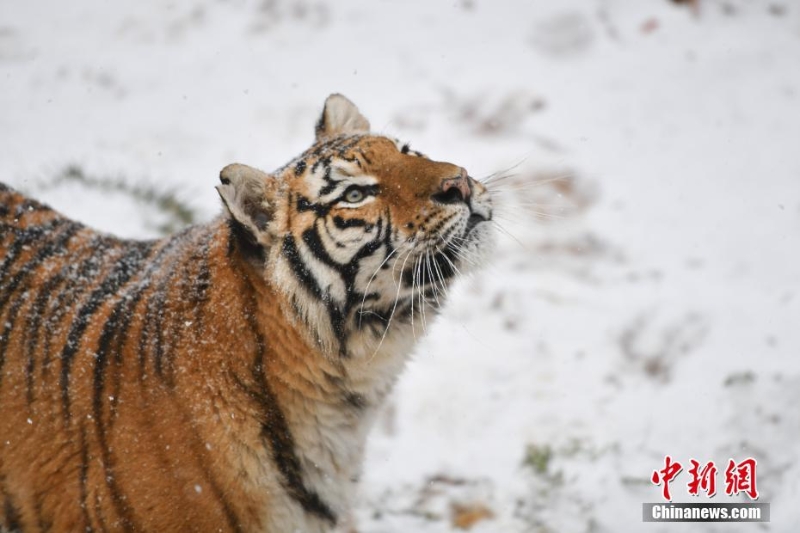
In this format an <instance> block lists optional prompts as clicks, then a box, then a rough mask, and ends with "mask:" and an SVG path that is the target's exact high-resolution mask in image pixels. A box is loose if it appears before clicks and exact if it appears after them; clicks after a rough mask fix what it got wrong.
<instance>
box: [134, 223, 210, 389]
mask: <svg viewBox="0 0 800 533" xmlns="http://www.w3.org/2000/svg"><path fill="white" fill-rule="evenodd" d="M195 230H196V228H194V227H190V228H186V229H185V230H183V231H182V232H180V233H178V234H177V235H173V236H172V237H171V238H170V242H169V243H168V244H167V245H166V246H165V247H164V250H165V252H166V250H167V249H168V250H169V251H170V252H173V251H174V252H175V253H171V254H170V255H169V256H167V255H166V253H165V254H164V255H162V254H161V253H159V261H158V263H157V264H156V265H155V267H157V268H158V270H159V271H163V275H162V276H161V279H160V280H159V282H158V285H157V286H156V287H155V289H154V290H153V292H152V293H151V295H150V297H149V298H148V299H147V305H146V306H145V310H144V317H143V318H142V323H143V326H142V331H141V332H140V334H139V349H138V353H139V375H140V377H141V378H144V376H145V371H146V365H147V355H148V354H150V353H152V354H153V362H154V366H155V368H156V371H157V373H158V374H159V375H161V364H162V362H161V359H162V356H163V347H162V343H161V331H162V328H161V327H160V325H161V318H162V313H163V310H164V303H165V302H166V299H167V294H168V293H169V288H170V286H171V280H172V275H173V273H174V270H175V265H176V264H177V263H178V260H179V259H180V257H181V252H182V250H180V247H182V246H183V245H184V244H185V242H186V241H187V239H188V237H187V235H189V234H190V233H191V232H193V231H195ZM164 258H168V259H169V262H167V263H166V265H165V264H164V263H163V259H164ZM155 267H154V268H155ZM154 333H155V335H154Z"/></svg>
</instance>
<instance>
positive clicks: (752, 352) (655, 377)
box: [0, 0, 800, 533]
mask: <svg viewBox="0 0 800 533" xmlns="http://www.w3.org/2000/svg"><path fill="white" fill-rule="evenodd" d="M699 4H700V10H699V14H693V13H692V11H691V10H690V9H689V8H688V7H686V6H678V5H676V4H674V3H672V2H669V1H666V0H663V1H660V0H659V1H653V2H634V1H632V0H563V1H561V2H550V3H543V2H536V3H534V2H530V3H522V2H513V1H511V0H506V1H494V2H488V1H481V0H459V1H451V2H421V1H416V2H368V1H366V0H360V1H342V2H335V3H334V2H321V1H315V0H273V1H267V2H249V1H244V0H231V1H227V2H223V1H211V0H200V1H197V2H139V3H125V4H120V3H109V2H101V1H99V0H73V1H72V2H69V3H64V2H55V1H52V0H51V1H42V2H26V3H20V2H4V3H2V4H0V21H1V22H0V106H1V107H2V109H3V113H2V114H0V139H2V143H0V170H1V171H2V176H3V178H2V180H3V181H5V182H8V183H9V184H10V185H12V186H14V187H17V188H21V189H23V190H26V191H28V192H30V193H32V194H34V195H35V196H37V197H38V198H41V199H43V200H45V201H47V202H48V203H50V204H52V205H53V206H54V207H56V208H57V209H59V210H61V211H62V212H65V213H66V214H68V215H70V216H72V217H75V218H77V219H80V220H82V221H84V222H87V223H89V224H90V225H93V226H95V227H97V228H100V229H102V230H105V231H109V232H114V233H117V234H120V235H124V236H132V237H151V236H154V235H156V230H155V229H154V228H156V227H157V224H154V223H153V222H152V220H151V218H152V217H154V216H156V215H155V214H154V213H152V212H151V211H148V210H146V209H143V208H142V206H141V205H140V204H138V203H136V202H133V201H131V200H129V199H128V198H127V197H126V196H125V195H124V194H109V193H103V194H100V193H98V192H97V191H92V192H90V193H88V194H87V193H86V191H85V190H84V189H81V188H80V187H79V186H78V185H75V184H66V185H60V186H55V187H53V186H48V187H46V186H43V183H45V182H46V181H47V179H48V178H49V177H51V176H53V175H55V174H57V173H58V172H61V171H62V169H64V168H65V167H67V166H68V165H77V166H79V167H80V168H82V169H84V170H85V171H86V172H87V173H90V174H93V175H100V176H110V177H119V176H123V177H126V178H127V179H130V180H132V181H136V182H137V183H139V182H141V183H148V184H156V185H159V186H162V187H168V188H170V189H171V190H175V191H177V193H178V196H179V197H180V198H182V199H183V200H184V201H186V202H188V203H189V204H190V205H192V206H193V207H194V208H195V209H196V210H198V211H199V212H200V213H201V214H202V216H201V218H209V217H211V216H212V215H213V214H214V213H216V212H218V211H219V209H220V206H219V205H218V199H217V197H216V193H215V191H214V189H213V187H214V185H215V184H216V182H217V174H218V172H219V169H221V168H222V167H224V166H225V165H227V164H228V163H231V162H242V163H246V164H250V165H253V166H256V167H259V168H263V169H265V170H270V169H273V168H277V167H279V166H281V165H282V164H283V163H285V162H287V161H288V160H289V159H291V158H292V157H294V156H295V155H296V154H298V153H299V152H300V151H301V150H303V149H304V148H305V147H306V146H307V145H308V144H309V143H310V142H311V140H312V136H313V125H314V122H315V120H316V118H317V113H319V111H320V109H321V105H322V102H323V100H324V98H325V97H326V96H327V95H328V94H329V93H331V92H341V93H343V94H345V95H347V96H348V97H349V98H351V99H352V100H353V101H354V102H356V104H358V106H359V107H360V109H361V110H362V112H363V113H364V114H365V115H366V116H367V117H368V118H369V119H370V121H371V123H372V125H373V128H374V129H375V130H377V131H383V132H386V133H388V134H392V135H394V136H397V137H399V138H401V139H403V140H407V141H410V142H411V144H412V147H413V148H415V149H418V150H421V151H423V152H424V153H427V154H429V155H431V156H432V157H434V158H438V159H443V160H448V161H452V162H456V163H458V164H460V165H463V166H465V167H466V168H467V169H469V170H470V172H471V174H472V175H473V176H476V177H483V176H488V175H490V174H492V173H494V172H497V171H502V170H503V169H507V168H509V167H513V168H512V169H511V170H510V171H509V172H510V173H512V174H513V176H512V177H509V178H506V179H498V180H496V182H495V183H496V186H495V188H496V189H497V190H498V192H497V198H498V202H499V203H500V204H501V207H504V208H505V212H504V213H501V214H499V215H498V221H499V222H500V223H501V224H502V225H503V227H504V229H505V230H506V231H507V232H509V233H511V234H512V235H513V236H514V238H508V237H506V236H505V234H501V239H500V241H499V247H498V251H497V253H496V254H495V257H494V259H493V261H492V264H491V265H490V266H489V267H488V268H486V269H485V270H484V271H483V272H481V273H477V274H475V275H473V276H471V277H470V278H469V279H467V280H463V281H462V282H461V283H460V284H459V285H458V286H457V287H455V289H454V290H453V291H452V295H451V302H450V304H449V306H448V308H447V312H446V313H445V314H444V316H442V317H441V319H440V320H438V321H437V323H436V324H434V325H433V326H432V327H431V328H430V334H429V335H428V336H427V337H426V339H425V340H424V341H423V342H422V343H421V344H420V346H419V348H418V350H417V353H416V356H415V358H414V361H413V362H412V363H411V365H410V366H409V369H408V371H407V372H406V373H405V374H404V376H403V377H402V378H401V380H400V384H399V387H398V390H397V394H396V395H395V397H394V398H393V400H392V402H391V405H390V406H388V408H387V410H386V412H385V413H384V415H382V417H381V419H380V420H379V421H378V423H377V425H376V427H375V429H374V431H373V434H372V437H371V440H370V445H369V449H368V456H367V462H366V467H365V475H364V479H363V483H362V487H361V500H360V502H359V505H358V508H357V515H358V518H359V523H360V526H359V527H360V530H361V531H363V532H375V533H377V532H395V531H420V532H440V531H449V530H450V529H451V520H452V516H455V514H457V513H456V511H454V509H457V508H458V507H459V506H465V505H466V506H469V505H477V504H480V505H481V506H483V507H485V508H488V510H489V511H490V516H491V518H487V517H485V516H484V517H483V519H481V520H478V521H477V522H476V523H475V525H474V527H473V531H484V532H494V531H536V532H550V531H553V532H555V531H567V532H571V531H609V532H618V531H639V530H644V529H647V530H648V531H670V532H672V531H751V530H753V531H754V530H756V529H758V530H766V531H777V532H790V531H796V530H797V527H798V526H800V508H798V506H797V505H796V502H797V501H798V499H799V498H800V483H798V479H800V467H799V466H798V459H800V443H799V442H800V441H798V434H800V411H799V410H798V408H797V406H798V405H800V329H798V318H800V268H798V266H799V265H800V262H799V261H800V154H798V146H800V68H798V65H800V4H798V3H797V2H793V1H789V0H784V1H778V0H775V1H770V2H766V1H756V0H752V1H745V0H717V1H715V0H700V2H699ZM553 178H556V179H553ZM548 179H549V180H550V181H548ZM533 204H537V205H533ZM540 212H544V213H545V214H539V213H540ZM526 454H527V458H528V460H527V465H526V460H525V458H526ZM666 454H670V455H672V456H673V458H674V459H676V460H678V461H680V462H682V463H683V464H684V465H688V462H689V459H690V458H696V459H698V460H700V461H701V462H702V461H706V460H711V459H713V460H715V461H716V463H717V465H718V467H721V469H724V465H725V464H726V463H727V460H728V458H729V457H733V458H734V459H736V460H742V459H744V458H746V457H747V456H753V457H755V458H757V459H758V468H759V470H758V482H759V490H760V492H761V498H760V499H759V501H762V502H771V504H772V522H771V523H769V524H765V525H762V526H758V525H748V524H738V525H737V526H732V525H729V524H722V525H717V526H715V525H714V524H661V525H659V524H648V525H647V527H646V528H645V527H643V525H642V523H641V504H642V503H643V502H655V501H659V498H660V487H656V486H654V485H652V484H651V483H650V482H649V478H650V474H651V473H652V471H653V470H655V469H658V468H662V467H663V459H664V455H666ZM682 476H683V477H679V478H678V481H677V482H675V483H673V486H672V487H673V490H672V492H673V495H675V497H676V500H678V501H688V500H689V498H690V497H689V496H688V495H686V490H685V486H683V484H684V483H685V480H686V472H684V473H683V474H682ZM721 482H722V480H721V479H718V484H719V483H721ZM692 501H705V500H704V497H703V496H700V497H699V498H696V499H695V500H692ZM713 501H729V498H728V497H727V496H725V495H724V494H723V495H721V496H720V495H718V496H717V497H716V498H715V499H714V500H713ZM734 501H738V500H735V499H734ZM743 501H746V500H743ZM451 515H452V516H451ZM746 526H747V527H746ZM750 526H752V527H750Z"/></svg>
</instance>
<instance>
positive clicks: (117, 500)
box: [92, 283, 147, 531]
mask: <svg viewBox="0 0 800 533" xmlns="http://www.w3.org/2000/svg"><path fill="white" fill-rule="evenodd" d="M146 287H147V285H146V283H140V284H139V285H138V286H137V287H136V290H135V291H134V293H133V294H132V295H131V296H130V297H127V296H123V297H122V298H120V300H119V301H118V302H117V303H116V304H115V305H114V308H113V309H112V310H111V312H110V313H109V316H108V319H107V320H106V323H105V324H104V325H103V330H102V333H101V334H100V341H99V344H98V347H97V352H96V355H95V366H94V395H93V398H92V407H93V413H94V419H95V428H96V429H97V440H98V442H99V446H100V458H101V461H102V463H103V470H104V477H105V480H106V486H107V487H108V491H109V493H110V494H111V503H112V504H113V505H114V509H115V510H116V512H117V514H118V515H119V517H120V519H121V525H122V528H123V530H124V531H135V530H138V529H139V527H138V526H137V524H136V521H135V520H134V517H133V509H132V508H131V506H130V505H129V504H128V503H127V498H126V497H125V496H124V494H123V493H122V491H121V489H120V487H119V484H118V483H117V480H116V475H115V472H114V469H115V466H114V463H115V461H114V458H113V457H112V455H111V449H110V447H109V445H108V439H107V438H106V424H105V420H104V417H103V397H104V396H105V394H104V383H105V369H106V366H107V363H108V358H109V347H110V346H111V343H112V341H113V340H114V339H122V338H124V337H125V334H126V333H127V331H128V328H129V327H130V323H131V319H132V318H133V316H134V312H133V311H134V310H135V309H136V306H137V304H138V303H139V301H140V300H141V298H142V295H143V294H144V292H145V289H146ZM113 410H114V409H113V407H112V412H111V413H110V417H109V418H113V416H114V413H113ZM109 424H110V422H109Z"/></svg>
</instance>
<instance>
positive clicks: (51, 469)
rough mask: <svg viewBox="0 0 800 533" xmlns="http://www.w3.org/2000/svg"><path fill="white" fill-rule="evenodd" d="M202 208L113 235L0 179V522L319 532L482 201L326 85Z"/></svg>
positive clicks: (227, 174) (469, 253)
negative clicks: (294, 137) (282, 140)
mask: <svg viewBox="0 0 800 533" xmlns="http://www.w3.org/2000/svg"><path fill="white" fill-rule="evenodd" d="M220 182H221V183H220V185H219V186H218V191H219V193H220V197H221V199H222V203H223V206H224V214H223V215H221V216H219V217H217V218H216V219H214V220H213V221H211V222H209V223H207V224H204V225H198V226H193V227H190V228H187V229H186V230H184V231H182V232H180V233H178V234H176V235H173V236H171V237H168V238H165V239H161V240H154V241H134V240H122V239H117V238H114V237H111V236H108V235H105V234H101V233H98V232H96V231H94V230H92V229H90V228H87V227H85V226H83V225H82V224H80V223H78V222H75V221H72V220H69V219H68V218H66V217H64V216H62V215H60V214H59V213H57V212H56V211H54V210H52V209H50V208H49V207H47V206H45V205H42V204H40V203H38V202H36V201H35V200H32V199H29V198H27V197H25V196H24V195H22V194H20V193H18V192H15V191H14V190H12V189H11V188H9V187H6V186H2V185H0V530H2V529H4V530H6V531H26V532H27V531H54V532H58V531H79V530H86V531H96V530H101V531H106V530H108V531H270V532H283V531H312V532H313V531H330V530H333V529H335V528H337V527H340V528H341V527H343V525H344V524H345V523H346V521H347V515H348V509H349V506H350V503H351V500H352V495H353V491H354V486H355V483H356V481H357V479H358V477H359V475H360V471H361V463H362V460H363V450H364V445H365V441H366V436H367V432H368V430H369V427H370V425H371V423H372V420H373V419H374V416H375V413H376V411H377V409H378V407H379V406H380V405H381V403H382V401H383V400H384V399H385V397H386V395H387V394H388V393H389V392H390V391H391V389H392V386H393V384H394V383H395V381H396V379H397V377H398V376H399V374H400V371H401V370H402V367H403V365H404V363H405V361H406V360H407V358H408V355H409V353H410V351H411V350H412V349H413V345H414V341H415V339H416V338H418V337H419V336H420V335H421V334H422V332H423V331H424V330H425V329H426V328H427V326H428V322H429V321H430V320H431V319H432V317H433V316H435V315H436V313H437V312H438V310H439V308H440V307H441V305H442V304H443V301H444V292H445V289H446V288H447V287H448V286H449V285H450V283H451V282H452V280H453V279H454V278H455V277H457V275H458V274H459V273H461V272H462V271H463V270H464V269H465V268H467V267H469V266H470V265H472V264H473V263H474V262H475V261H476V260H478V259H479V258H480V257H481V256H483V255H485V254H486V251H487V250H488V245H489V242H490V241H491V224H490V223H489V222H490V220H491V217H492V206H491V199H490V198H489V194H488V192H487V191H486V189H485V188H484V187H483V186H482V185H481V184H480V183H479V182H477V181H475V180H473V179H472V178H470V177H469V176H468V175H467V173H466V171H465V170H464V169H463V168H461V167H458V166H456V165H452V164H449V163H440V162H436V161H433V160H431V159H429V158H427V157H425V156H423V155H422V154H420V153H418V152H415V151H413V150H411V149H410V148H409V147H408V145H405V144H402V143H400V142H398V141H396V140H394V139H392V138H389V137H386V136H382V135H377V134H372V133H370V131H369V122H368V121H367V120H366V118H364V117H363V115H361V114H360V112H359V111H358V109H357V108H356V107H355V106H354V105H353V104H352V103H351V102H350V101H349V100H347V99H346V98H344V97H343V96H341V95H332V96H330V97H329V98H328V100H327V101H326V104H325V107H324V109H323V112H322V115H321V117H320V120H319V121H318V123H317V127H316V141H315V143H314V144H313V145H312V147H311V148H309V149H308V150H307V151H306V152H304V153H303V154H301V155H300V156H299V157H297V158H295V159H294V160H292V161H291V162H290V163H288V164H287V165H285V166H284V167H282V168H280V169H278V170H276V171H275V172H273V173H270V174H267V173H264V172H261V171H259V170H256V169H254V168H251V167H247V166H245V165H238V164H234V165H229V166H228V167H226V168H225V169H223V171H222V172H221V174H220Z"/></svg>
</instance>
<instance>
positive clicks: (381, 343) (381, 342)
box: [370, 248, 414, 361]
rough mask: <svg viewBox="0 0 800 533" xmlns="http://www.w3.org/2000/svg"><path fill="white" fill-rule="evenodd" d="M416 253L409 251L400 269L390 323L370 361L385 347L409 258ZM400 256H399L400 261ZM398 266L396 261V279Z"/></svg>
mask: <svg viewBox="0 0 800 533" xmlns="http://www.w3.org/2000/svg"><path fill="white" fill-rule="evenodd" d="M413 252H414V249H413V248H411V250H409V251H408V253H407V254H406V258H405V259H404V260H403V265H402V266H401V267H400V276H399V277H398V284H397V292H396V293H395V295H394V306H392V312H391V313H390V314H389V321H388V322H387V324H386V328H385V329H384V330H383V335H382V336H381V341H380V342H379V343H378V346H377V347H376V348H375V351H374V352H372V356H371V357H370V361H371V360H372V359H374V358H375V355H377V353H378V350H380V349H381V346H383V341H384V340H385V339H386V334H387V333H389V328H390V327H391V326H392V319H393V318H394V312H395V311H396V310H397V303H398V302H399V301H400V290H401V289H402V287H403V271H404V270H405V268H406V262H407V261H408V258H409V257H411V254H412V253H413ZM399 259H400V256H398V260H399ZM395 266H397V260H395V262H394V265H392V278H394V269H395Z"/></svg>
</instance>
